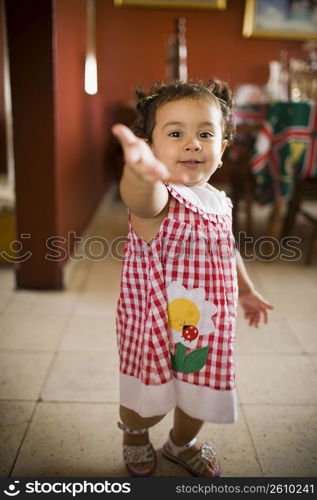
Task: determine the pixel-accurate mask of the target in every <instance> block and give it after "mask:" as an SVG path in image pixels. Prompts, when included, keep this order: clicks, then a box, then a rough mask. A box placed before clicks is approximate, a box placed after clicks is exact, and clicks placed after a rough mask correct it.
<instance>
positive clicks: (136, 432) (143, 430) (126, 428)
mask: <svg viewBox="0 0 317 500" xmlns="http://www.w3.org/2000/svg"><path fill="white" fill-rule="evenodd" d="M117 424H118V427H119V429H121V430H122V431H124V432H126V433H127V434H145V433H146V432H147V431H148V429H137V430H132V429H129V427H127V426H126V425H125V424H123V423H122V422H117Z"/></svg>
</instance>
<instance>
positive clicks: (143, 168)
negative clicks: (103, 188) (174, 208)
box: [112, 124, 187, 183]
mask: <svg viewBox="0 0 317 500" xmlns="http://www.w3.org/2000/svg"><path fill="white" fill-rule="evenodd" d="M112 132H113V134H114V135H115V136H116V137H117V138H118V139H119V141H120V143H121V146H122V148H123V153H124V160H125V162H126V164H127V165H128V166H129V167H130V168H131V169H132V170H133V171H134V173H135V174H136V175H137V176H138V177H139V178H140V179H142V180H144V181H147V182H154V181H157V180H161V181H169V182H175V183H177V182H179V183H182V182H186V180H187V176H186V175H184V174H180V175H178V176H176V175H174V176H172V175H170V173H169V171H168V169H167V167H166V166H165V165H164V164H163V163H162V162H160V161H159V160H158V159H157V158H156V157H155V156H154V154H153V152H152V150H151V148H150V147H149V145H148V144H147V143H146V142H145V140H144V139H140V138H139V137H137V136H136V135H134V133H133V132H132V131H131V130H130V129H129V128H128V127H126V126H125V125H121V124H116V125H114V126H113V127H112Z"/></svg>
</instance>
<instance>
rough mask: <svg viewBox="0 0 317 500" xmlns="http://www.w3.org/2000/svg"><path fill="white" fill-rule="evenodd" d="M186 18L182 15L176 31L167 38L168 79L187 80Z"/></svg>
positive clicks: (176, 25) (176, 22)
mask: <svg viewBox="0 0 317 500" xmlns="http://www.w3.org/2000/svg"><path fill="white" fill-rule="evenodd" d="M185 25H186V19H184V18H183V17H180V18H178V19H176V21H175V32H174V33H172V34H171V35H168V37H167V39H166V68H165V73H166V77H167V79H177V80H181V81H183V82H186V81H187V78H188V75H187V46H186V36H185V31H186V27H185Z"/></svg>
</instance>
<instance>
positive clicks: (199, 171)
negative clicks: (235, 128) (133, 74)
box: [151, 98, 227, 186]
mask: <svg viewBox="0 0 317 500" xmlns="http://www.w3.org/2000/svg"><path fill="white" fill-rule="evenodd" d="M221 124H222V115H221V111H220V109H219V108H218V106H217V105H216V104H215V103H212V102H210V101H209V100H207V99H190V98H184V99H179V100H177V101H171V102H168V103H166V104H163V105H162V106H161V107H160V108H159V109H158V110H157V112H156V121H155V126H154V129H153V134H152V145H151V147H152V150H153V152H154V154H155V156H156V157H157V158H158V159H159V160H160V161H161V162H163V163H164V164H165V165H166V166H167V168H168V169H169V171H170V172H171V173H172V174H178V173H186V174H187V176H188V179H189V180H188V182H186V185H187V186H203V185H205V184H206V182H207V181H208V179H209V177H210V176H211V175H212V174H213V173H214V171H215V170H216V169H217V168H218V165H219V164H220V162H221V156H222V153H223V152H224V150H225V147H226V145H227V141H226V140H223V137H222V126H221Z"/></svg>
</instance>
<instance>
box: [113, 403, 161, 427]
mask: <svg viewBox="0 0 317 500" xmlns="http://www.w3.org/2000/svg"><path fill="white" fill-rule="evenodd" d="M119 413H120V418H121V420H122V422H123V423H124V424H125V425H127V426H128V427H129V428H130V429H133V430H138V429H144V428H146V429H148V428H149V427H152V426H153V425H155V424H157V423H158V422H159V421H160V420H162V418H164V417H165V415H157V416H153V417H142V416H141V415H139V413H136V412H135V411H134V410H130V408H126V407H125V406H120V411H119Z"/></svg>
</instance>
